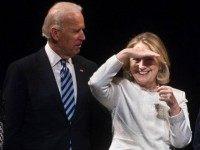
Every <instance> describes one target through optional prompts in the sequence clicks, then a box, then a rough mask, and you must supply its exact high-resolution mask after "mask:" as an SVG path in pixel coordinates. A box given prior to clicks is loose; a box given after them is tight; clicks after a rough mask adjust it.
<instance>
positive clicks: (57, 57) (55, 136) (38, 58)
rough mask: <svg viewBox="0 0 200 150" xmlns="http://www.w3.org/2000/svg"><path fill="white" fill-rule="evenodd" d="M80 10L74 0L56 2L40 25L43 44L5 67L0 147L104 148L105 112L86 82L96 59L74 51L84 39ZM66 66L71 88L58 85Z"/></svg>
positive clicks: (42, 149)
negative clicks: (3, 108) (45, 41)
mask: <svg viewBox="0 0 200 150" xmlns="http://www.w3.org/2000/svg"><path fill="white" fill-rule="evenodd" d="M81 10H82V8H81V7H80V6H79V5H76V4H74V3H69V2H59V3H56V4H55V5H54V6H53V7H52V8H51V9H50V10H49V12H48V14H47V16H46V18H45V20H44V24H43V27H42V31H43V35H44V36H45V37H46V38H47V44H46V46H45V48H43V49H41V50H40V51H39V52H37V53H34V54H32V55H30V56H27V57H25V58H22V59H20V60H17V61H15V62H14V63H12V64H11V65H10V66H9V68H8V71H7V75H6V79H5V84H4V93H3V98H4V100H5V124H4V132H5V138H4V140H5V141H4V150H56V149H57V150H71V149H72V150H92V149H93V150H105V149H108V147H109V144H110V143H109V142H110V138H111V130H110V129H111V128H110V116H109V115H108V112H107V111H106V110H105V108H103V107H102V106H101V105H99V104H98V103H97V102H96V101H95V100H94V99H93V97H92V95H91V93H90V90H89V87H88V85H87V82H88V80H89V77H90V76H91V75H92V73H93V72H94V71H95V70H96V64H95V63H93V62H91V61H89V60H87V59H85V58H84V57H81V56H79V55H77V54H78V53H79V51H80V48H81V45H82V42H83V41H84V40H85V35H84V32H83V29H84V28H85V25H84V18H83V15H82V13H81ZM66 70H68V71H67V73H68V75H69V76H70V79H69V78H68V79H69V80H70V84H69V85H70V87H69V88H70V89H72V90H71V91H63V90H64V89H65V87H64V88H63V87H62V86H63V85H66V84H68V81H65V77H66V76H67V77H69V76H68V75H66ZM65 75H66V76H65ZM63 78H64V80H62V79H63ZM68 79H66V80H68ZM63 82H65V83H63ZM69 93H70V94H69ZM68 94H69V95H68ZM68 97H70V101H69V98H68ZM65 98H66V99H65ZM72 104H73V105H72ZM68 106H69V107H68ZM69 112H70V115H69ZM72 112H73V113H72Z"/></svg>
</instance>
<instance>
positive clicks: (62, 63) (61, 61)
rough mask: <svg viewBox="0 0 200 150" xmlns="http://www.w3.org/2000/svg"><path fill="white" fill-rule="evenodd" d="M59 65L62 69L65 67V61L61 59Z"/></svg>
mask: <svg viewBox="0 0 200 150" xmlns="http://www.w3.org/2000/svg"><path fill="white" fill-rule="evenodd" d="M60 63H61V65H62V66H63V67H66V60H65V59H61V60H60Z"/></svg>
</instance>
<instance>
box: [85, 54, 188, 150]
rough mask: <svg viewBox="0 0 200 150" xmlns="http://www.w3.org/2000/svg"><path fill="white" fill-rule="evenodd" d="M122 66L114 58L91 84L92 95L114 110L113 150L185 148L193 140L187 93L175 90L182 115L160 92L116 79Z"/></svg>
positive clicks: (100, 69) (114, 57) (111, 147)
mask: <svg viewBox="0 0 200 150" xmlns="http://www.w3.org/2000/svg"><path fill="white" fill-rule="evenodd" d="M122 66H123V64H122V63H121V62H120V61H119V60H118V59H117V58H116V56H115V55H114V56H112V57H111V58H109V59H108V60H107V61H106V62H105V63H104V64H103V65H102V66H101V67H100V68H99V69H98V70H97V71H96V72H95V73H94V74H93V76H92V77H91V78H90V81H89V82H88V84H89V86H90V88H91V91H92V93H93V95H94V96H95V97H96V98H97V99H98V100H99V102H100V103H102V104H103V105H104V106H106V107H107V108H108V109H110V110H111V111H112V114H113V115H112V119H113V129H114V136H113V140H112V144H111V146H110V150H169V149H170V146H174V147H177V148H180V147H184V146H186V145H187V144H188V143H189V142H190V141H191V137H192V133H191V129H190V122H189V117H188V111H187V105H186V102H187V100H186V98H185V93H184V92H183V91H180V90H178V89H174V88H173V89H172V90H173V93H174V95H175V97H176V99H177V101H178V104H179V106H180V107H181V109H182V110H181V112H180V113H179V114H178V115H176V116H173V117H170V116H169V113H168V111H169V107H168V105H167V104H166V103H165V102H164V101H160V100H159V95H158V93H157V92H153V91H148V90H144V89H143V88H141V87H140V86H139V85H138V84H136V83H134V82H131V81H129V80H127V79H124V78H122V79H119V78H118V79H117V80H116V79H115V78H113V77H114V76H115V75H116V74H117V72H118V71H119V70H120V69H121V67H122Z"/></svg>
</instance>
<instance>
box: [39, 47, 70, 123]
mask: <svg viewBox="0 0 200 150" xmlns="http://www.w3.org/2000/svg"><path fill="white" fill-rule="evenodd" d="M38 54H39V56H38V63H39V65H38V67H39V68H38V69H39V73H40V76H41V77H42V78H43V80H44V84H46V85H45V86H46V87H47V92H49V93H51V95H52V101H51V103H55V107H58V109H59V110H60V111H61V113H62V114H63V115H64V117H65V118H66V120H67V117H66V114H65V111H64V107H63V104H62V101H61V97H60V92H59V89H58V86H57V83H56V79H55V77H54V74H53V70H52V68H51V65H50V62H49V59H48V56H47V54H46V52H45V50H44V49H42V50H40V51H39V52H38Z"/></svg>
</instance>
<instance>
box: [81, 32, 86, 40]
mask: <svg viewBox="0 0 200 150" xmlns="http://www.w3.org/2000/svg"><path fill="white" fill-rule="evenodd" d="M80 39H81V40H83V41H84V40H85V33H84V31H83V30H82V31H81V33H80Z"/></svg>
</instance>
